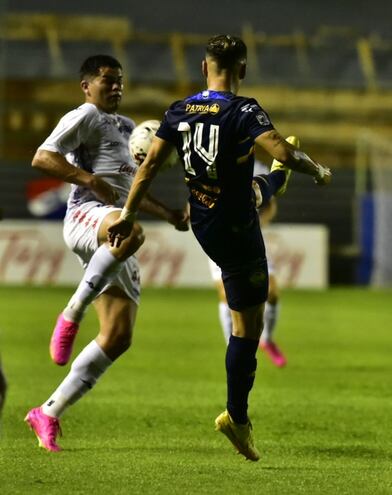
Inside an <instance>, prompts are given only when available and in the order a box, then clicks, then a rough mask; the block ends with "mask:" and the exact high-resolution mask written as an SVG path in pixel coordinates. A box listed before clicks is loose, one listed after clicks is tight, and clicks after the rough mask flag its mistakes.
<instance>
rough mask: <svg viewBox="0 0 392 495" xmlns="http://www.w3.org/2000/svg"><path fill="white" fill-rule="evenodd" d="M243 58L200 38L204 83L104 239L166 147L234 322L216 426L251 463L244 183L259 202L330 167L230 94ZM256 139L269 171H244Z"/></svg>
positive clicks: (250, 224) (251, 241)
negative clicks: (295, 178)
mask: <svg viewBox="0 0 392 495" xmlns="http://www.w3.org/2000/svg"><path fill="white" fill-rule="evenodd" d="M246 58H247V49H246V45H245V43H244V42H243V41H242V40H241V39H240V38H238V37H236V36H230V35H218V36H214V37H213V38H211V39H210V40H209V41H208V43H207V46H206V54H205V58H204V60H203V61H202V71H203V75H204V77H205V78H206V80H207V89H206V90H204V91H201V92H199V93H197V94H194V95H192V96H190V97H188V98H185V99H184V100H180V101H176V102H175V103H173V104H172V105H171V106H170V108H169V109H168V110H167V111H166V113H165V115H164V118H163V120H162V123H161V126H160V128H159V129H158V131H157V133H156V136H155V137H154V139H153V141H152V144H151V147H150V150H149V152H148V155H147V157H146V159H145V160H144V162H143V164H142V165H141V167H140V168H139V170H138V172H137V174H136V177H135V180H134V181H133V183H132V186H131V190H130V192H129V195H128V198H127V200H126V203H125V206H124V208H123V211H122V213H121V216H120V218H119V219H118V220H117V221H116V222H115V223H114V224H113V225H112V226H110V227H109V229H108V231H109V239H110V243H111V245H112V246H121V244H122V242H124V240H126V239H128V237H129V236H130V235H131V233H132V231H133V226H134V223H135V217H136V213H137V210H138V208H139V206H140V205H141V202H142V199H143V197H144V196H145V194H146V193H147V190H148V188H149V186H150V184H151V182H152V181H153V179H154V177H156V174H157V173H158V171H159V169H160V167H161V166H162V165H163V163H164V161H165V159H166V158H167V157H168V156H169V155H170V153H171V151H172V149H173V147H175V148H176V149H177V153H178V155H179V156H180V158H181V161H182V164H183V166H184V171H185V181H186V183H187V185H188V187H189V191H190V196H189V204H190V216H191V226H192V230H193V233H194V234H195V236H196V238H197V240H198V242H199V243H200V245H201V247H202V248H203V249H204V251H205V252H206V254H207V255H208V256H209V257H210V258H211V259H213V260H214V261H215V262H216V263H217V264H218V266H219V267H220V268H221V270H222V279H223V283H224V286H225V292H226V297H227V301H228V304H229V307H230V309H231V314H232V319H233V333H232V335H231V337H230V341H229V345H228V346H227V352H226V376H227V409H226V410H225V411H224V412H223V413H221V414H220V415H219V416H218V417H217V418H216V420H215V426H216V429H217V430H218V431H221V432H222V433H223V434H225V435H226V436H227V438H228V439H229V440H230V441H231V442H232V444H233V445H234V447H235V448H236V450H237V451H238V452H240V453H241V454H242V455H244V456H245V457H246V458H247V459H250V460H252V461H257V460H258V459H259V458H260V453H259V451H258V449H257V448H256V446H255V444H254V440H253V433H252V425H251V423H250V420H249V417H248V397H249V393H250V391H251V389H252V387H253V382H254V379H255V374H256V366H257V360H256V351H257V348H258V345H259V339H260V335H261V331H262V319H263V317H262V315H263V310H264V302H265V301H266V299H267V295H268V270H267V262H266V257H265V248H264V242H263V238H262V234H261V230H260V226H259V221H258V215H257V212H256V208H255V194H254V192H253V189H252V184H253V181H255V182H256V186H257V187H256V189H258V194H257V196H258V197H261V198H262V199H263V200H264V201H268V199H269V198H270V197H271V196H272V195H274V194H277V193H279V192H284V190H285V188H286V185H287V181H288V178H289V172H290V170H289V169H294V170H296V171H299V172H302V173H305V174H309V175H311V176H313V177H314V179H315V181H316V182H317V183H319V184H321V185H323V184H327V183H328V182H329V181H330V175H331V174H330V171H329V169H326V168H325V167H323V166H321V165H320V164H318V163H316V162H314V161H313V160H312V159H311V158H309V157H308V156H307V155H306V154H305V153H303V152H302V151H300V150H299V149H298V148H297V147H296V146H293V145H291V144H289V143H288V142H287V141H285V140H284V138H283V137H282V136H281V135H280V134H279V133H278V132H277V131H276V130H275V128H274V126H273V124H272V123H271V121H270V118H269V116H268V114H267V113H266V112H265V111H264V110H263V108H261V106H260V105H259V104H258V103H257V101H256V100H255V99H253V98H247V97H243V96H237V93H238V91H239V86H240V83H241V81H242V80H243V79H244V77H245V73H246ZM255 144H257V145H259V146H261V147H262V148H263V149H264V150H265V151H266V152H267V153H269V154H270V155H271V156H272V157H273V158H274V159H275V160H277V161H276V162H273V165H272V167H271V173H270V174H268V176H263V175H261V176H257V177H255V178H253V165H254V145H255Z"/></svg>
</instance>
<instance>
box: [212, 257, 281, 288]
mask: <svg viewBox="0 0 392 495" xmlns="http://www.w3.org/2000/svg"><path fill="white" fill-rule="evenodd" d="M208 264H209V266H210V272H211V278H212V280H213V281H214V282H220V281H221V280H222V271H221V269H220V268H219V266H218V265H217V264H216V263H215V262H214V261H212V259H211V258H208ZM274 272H275V270H274V265H273V264H272V263H271V262H270V261H269V260H268V273H269V274H270V275H273V274H274Z"/></svg>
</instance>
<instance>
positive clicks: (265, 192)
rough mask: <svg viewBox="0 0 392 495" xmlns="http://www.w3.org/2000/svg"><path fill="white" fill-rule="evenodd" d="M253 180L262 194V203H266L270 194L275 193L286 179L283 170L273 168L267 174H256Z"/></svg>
mask: <svg viewBox="0 0 392 495" xmlns="http://www.w3.org/2000/svg"><path fill="white" fill-rule="evenodd" d="M253 180H255V181H256V182H257V184H258V185H259V187H260V191H261V195H262V196H263V204H266V203H268V201H269V200H270V199H271V196H274V195H275V194H276V191H278V190H279V189H280V188H281V187H282V186H283V184H284V182H285V180H286V173H285V172H284V171H283V170H275V171H274V172H271V173H269V174H262V175H256V176H255V177H253Z"/></svg>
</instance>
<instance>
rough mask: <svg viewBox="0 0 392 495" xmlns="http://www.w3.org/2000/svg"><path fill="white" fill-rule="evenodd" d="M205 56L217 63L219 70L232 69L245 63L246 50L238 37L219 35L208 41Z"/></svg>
mask: <svg viewBox="0 0 392 495" xmlns="http://www.w3.org/2000/svg"><path fill="white" fill-rule="evenodd" d="M206 54H207V55H209V56H210V57H212V58H213V59H214V60H215V61H216V62H217V64H218V67H219V68H220V69H232V68H234V66H235V65H236V64H237V63H239V62H245V61H246V54H247V49H246V45H245V43H244V42H243V41H242V39H241V38H239V37H238V36H230V35H229V34H219V35H217V36H213V37H212V38H210V39H209V40H208V42H207V46H206Z"/></svg>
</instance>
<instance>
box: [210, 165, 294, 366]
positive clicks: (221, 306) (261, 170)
mask: <svg viewBox="0 0 392 495" xmlns="http://www.w3.org/2000/svg"><path fill="white" fill-rule="evenodd" d="M268 172H269V169H268V167H267V166H266V165H264V164H263V163H261V162H260V161H259V160H255V165H254V175H262V174H268ZM258 211H259V221H260V225H261V227H262V228H263V227H266V226H267V225H268V224H269V223H270V222H271V221H272V220H273V218H274V217H275V215H276V212H277V201H276V198H275V197H274V196H272V197H271V198H270V200H269V201H268V202H266V203H262V205H261V207H260V208H259V210H258ZM266 251H267V260H268V277H269V286H268V298H267V301H266V302H265V308H264V325H263V332H262V334H261V337H260V343H259V348H260V349H262V350H263V351H264V352H265V353H266V354H267V355H268V356H269V358H270V359H271V361H272V362H273V363H274V364H275V365H276V366H278V367H279V368H281V367H283V366H285V365H286V364H287V359H286V357H285V356H284V354H283V353H282V351H281V350H280V348H279V347H278V346H277V344H276V342H275V341H274V339H273V334H274V330H275V327H276V324H277V320H278V316H279V310H280V304H279V302H280V301H279V286H278V281H277V278H276V275H275V270H274V263H273V261H272V260H271V257H270V256H268V243H267V244H266ZM208 262H209V267H210V272H211V277H212V280H213V281H214V282H215V285H216V288H217V292H218V299H219V303H218V314H219V321H220V324H221V327H222V331H223V336H224V338H225V341H226V344H228V343H229V340H230V336H231V333H232V329H233V322H232V318H231V312H230V308H229V305H228V304H227V299H226V294H225V288H224V286H223V282H222V272H221V269H220V268H219V266H218V265H217V264H216V263H214V262H213V261H212V260H211V259H209V260H208Z"/></svg>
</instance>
